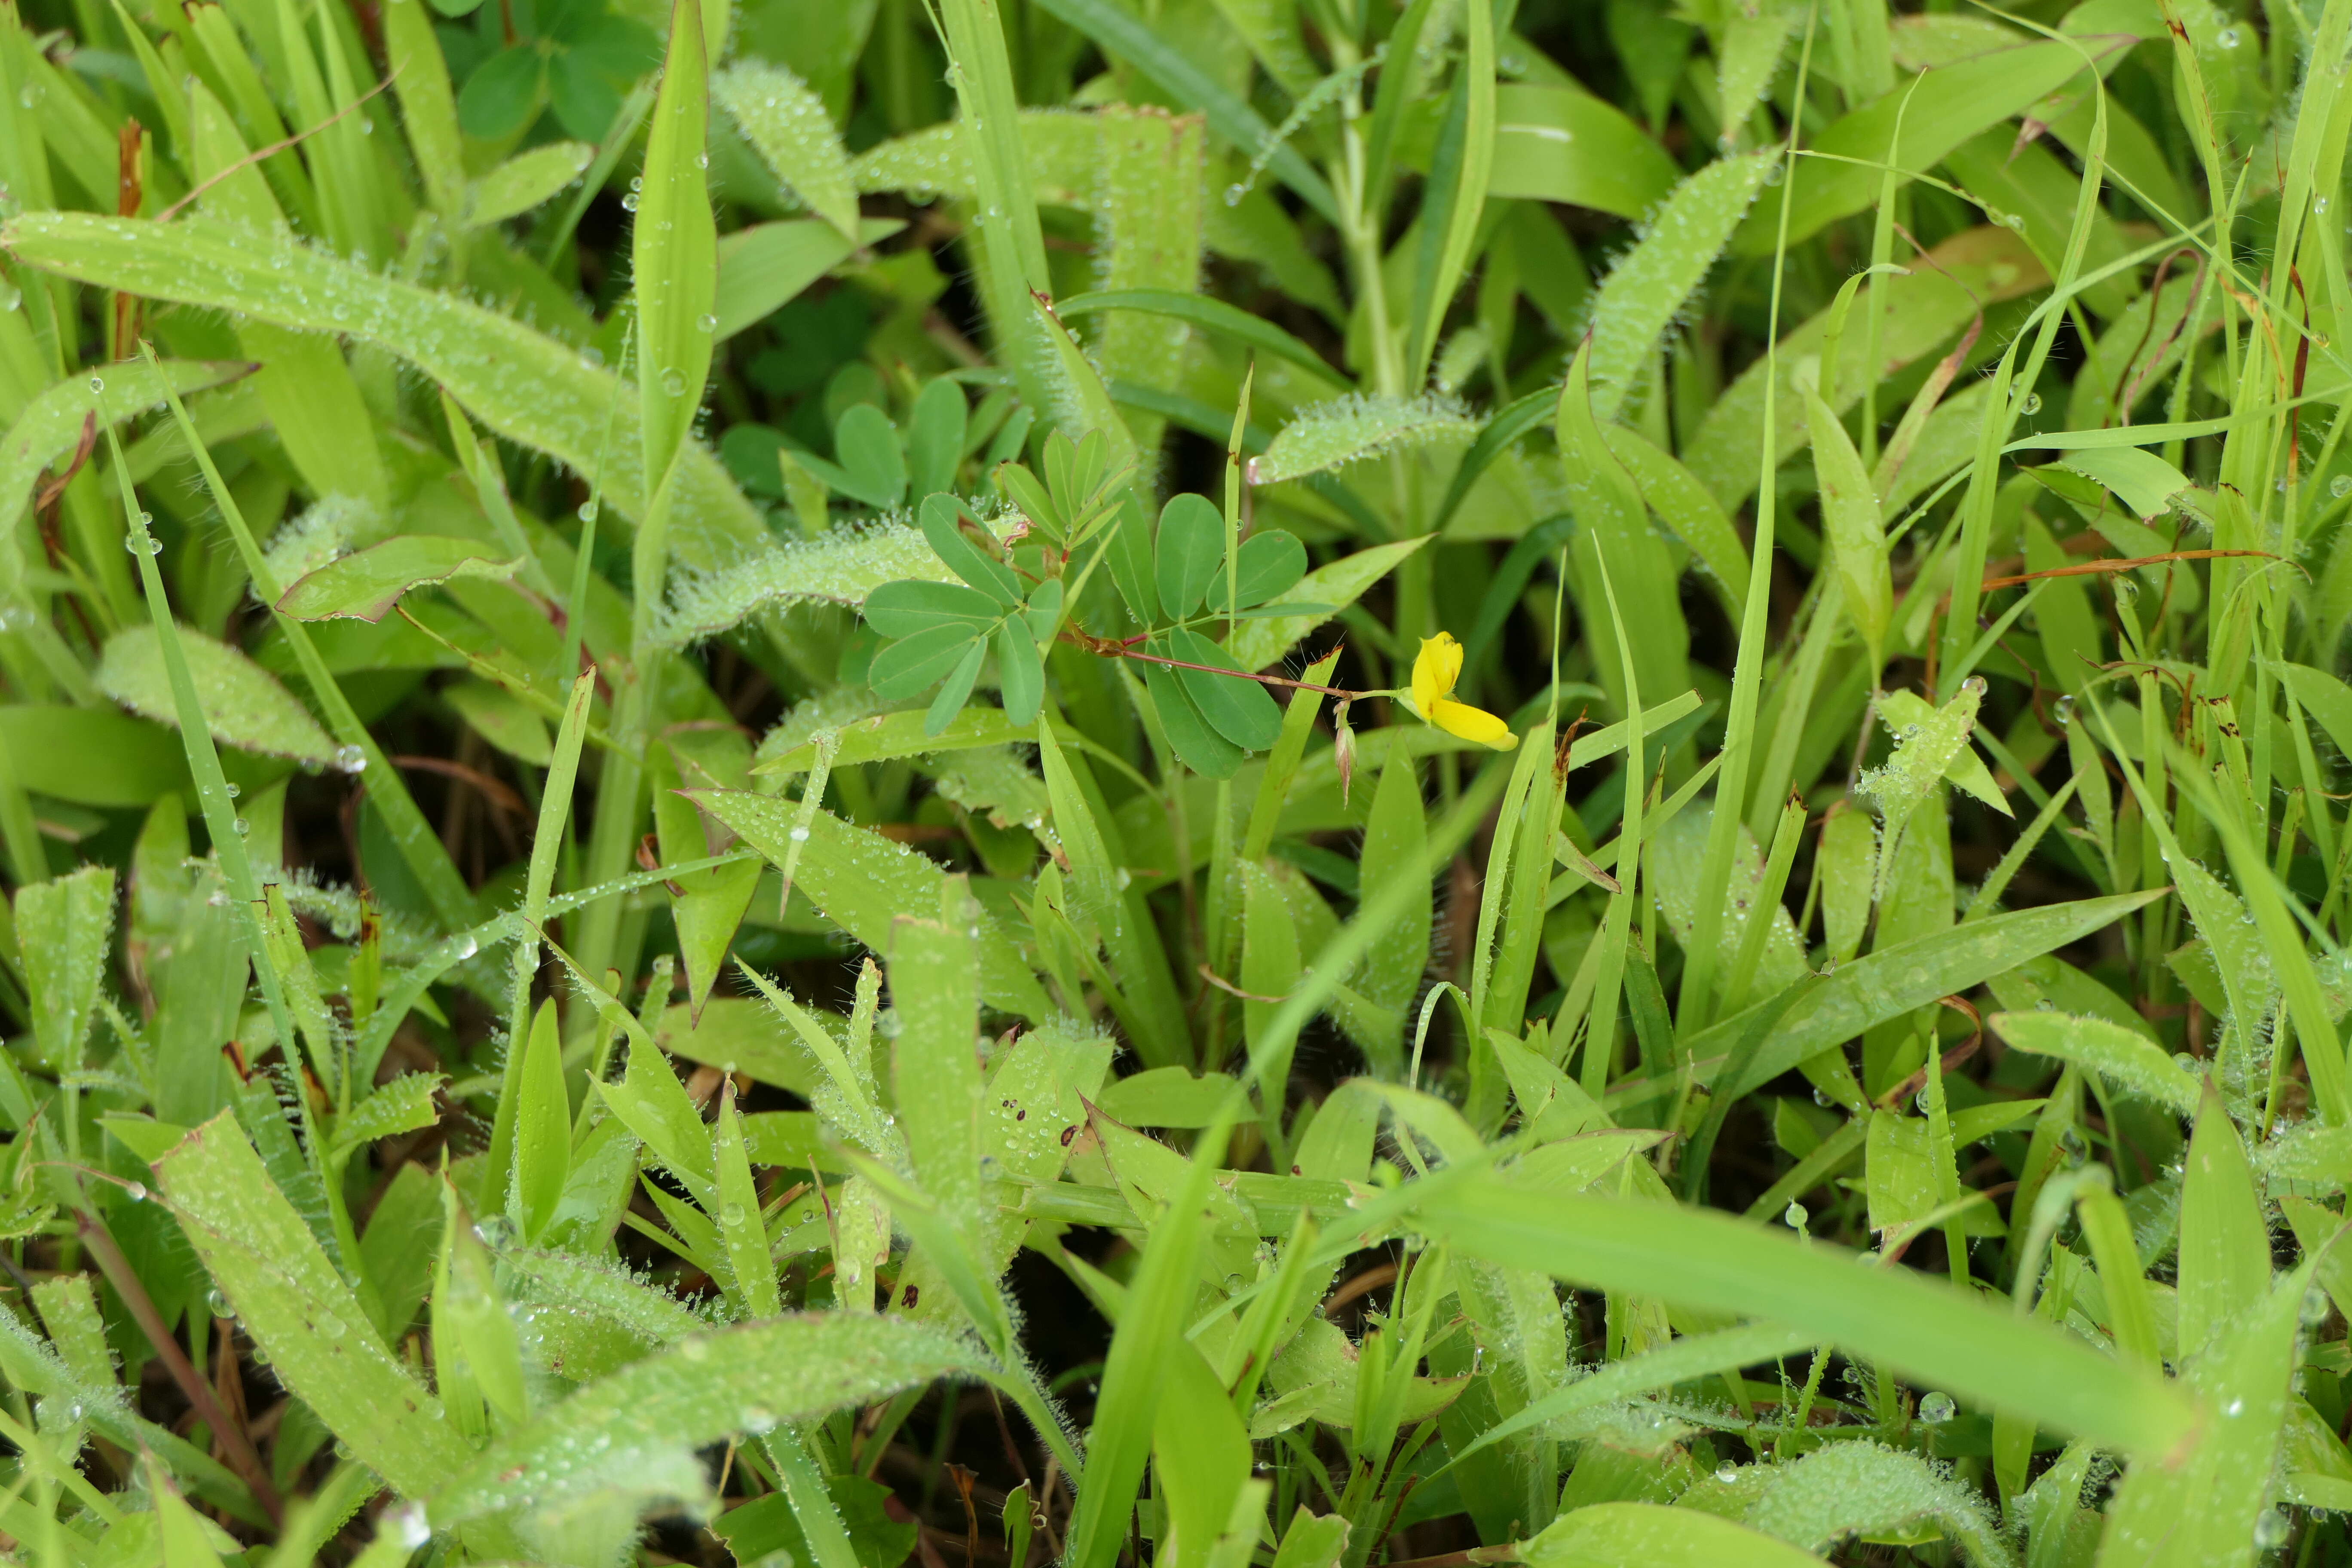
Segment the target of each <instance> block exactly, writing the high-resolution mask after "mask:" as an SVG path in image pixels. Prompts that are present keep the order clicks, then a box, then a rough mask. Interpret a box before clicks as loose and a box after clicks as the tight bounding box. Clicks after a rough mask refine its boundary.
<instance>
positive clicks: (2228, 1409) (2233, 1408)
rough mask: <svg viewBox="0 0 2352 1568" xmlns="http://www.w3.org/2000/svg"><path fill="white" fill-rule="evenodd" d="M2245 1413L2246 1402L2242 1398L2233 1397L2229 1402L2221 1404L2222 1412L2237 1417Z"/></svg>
mask: <svg viewBox="0 0 2352 1568" xmlns="http://www.w3.org/2000/svg"><path fill="white" fill-rule="evenodd" d="M2245 1413H2246V1402H2245V1401H2244V1400H2242V1399H2232V1400H2231V1401H2230V1403H2229V1404H2227V1405H2223V1406H2221V1414H2222V1415H2228V1416H2231V1417H2235V1416H2239V1415H2244V1414H2245Z"/></svg>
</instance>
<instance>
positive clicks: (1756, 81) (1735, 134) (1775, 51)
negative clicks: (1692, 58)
mask: <svg viewBox="0 0 2352 1568" xmlns="http://www.w3.org/2000/svg"><path fill="white" fill-rule="evenodd" d="M1800 21H1801V13H1800V12H1799V11H1798V9H1797V8H1796V7H1795V6H1792V5H1775V4H1771V3H1769V0H1767V3H1766V4H1763V5H1755V6H1741V7H1739V8H1738V9H1737V10H1735V11H1733V12H1732V13H1731V15H1729V16H1726V17H1724V18H1723V21H1722V23H1721V26H1720V28H1719V31H1718V34H1717V38H1716V40H1715V43H1716V55H1715V58H1716V66H1715V99H1716V104H1717V109H1716V114H1717V119H1718V120H1719V121H1720V122H1721V123H1722V126H1723V132H1722V134H1721V135H1720V137H1718V139H1717V140H1718V141H1719V142H1720V143H1721V144H1722V145H1723V146H1725V147H1729V146H1731V145H1733V144H1734V143H1736V142H1739V141H1741V140H1743V139H1744V137H1745V133H1746V132H1747V130H1748V117H1749V116H1750V115H1752V114H1754V113H1755V112H1756V106H1757V104H1758V102H1759V100H1761V99H1762V98H1763V97H1764V94H1765V91H1766V89H1769V88H1770V87H1771V85H1772V79H1773V77H1774V76H1775V75H1777V74H1778V73H1779V71H1780V60H1781V58H1782V57H1783V56H1784V55H1785V54H1786V53H1787V51H1788V47H1789V35H1790V32H1791V31H1792V30H1793V29H1794V28H1795V27H1796V26H1797V24H1798V23H1799V22H1800ZM1864 25H1865V26H1867V24H1864Z"/></svg>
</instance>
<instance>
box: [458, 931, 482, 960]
mask: <svg viewBox="0 0 2352 1568" xmlns="http://www.w3.org/2000/svg"><path fill="white" fill-rule="evenodd" d="M481 951H482V944H481V943H480V942H476V941H475V940H474V938H473V933H472V932H470V931H469V932H467V935H466V939H465V940H464V941H463V942H459V943H458V944H457V962H458V963H465V962H466V960H467V959H469V958H471V957H473V956H474V954H476V953H478V952H481Z"/></svg>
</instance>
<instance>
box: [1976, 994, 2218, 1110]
mask: <svg viewBox="0 0 2352 1568" xmlns="http://www.w3.org/2000/svg"><path fill="white" fill-rule="evenodd" d="M1985 1023H1986V1026H1988V1027H1990V1029H1991V1030H1992V1031H1993V1033H1995V1034H1997V1035H1999V1036H2000V1037H2001V1038H2002V1039H2004V1040H2007V1041H2008V1042H2009V1043H2010V1044H2011V1046H2013V1047H2016V1048H2017V1049H2019V1050H2021V1051H2032V1052H2033V1053H2034V1054H2035V1055H2037V1056H2045V1057H2056V1058H2060V1059H2061V1060H2063V1061H2070V1062H2073V1063H2074V1065H2075V1066H2076V1067H2079V1068H2084V1070H2086V1071H2089V1072H2095V1073H2096V1074H2098V1075H2099V1077H2101V1078H2102V1079H2105V1080H2106V1082H2107V1083H2108V1084H2109V1085H2110V1086H2112V1087H2113V1088H2115V1089H2120V1090H2122V1091H2123V1092H2124V1093H2126V1094H2137V1095H2139V1096H2141V1097H2143V1098H2145V1099H2148V1100H2155V1101H2156V1102H2157V1103H2158V1104H2159V1105H2162V1106H2164V1107H2166V1108H2167V1109H2168V1110H2173V1111H2175V1112H2177V1113H2178V1114H2179V1115H2181V1116H2195V1115H2196V1114H2197V1107H2198V1104H2199V1101H2200V1099H2201V1097H2202V1092H2203V1091H2202V1089H2200V1085H2199V1083H2198V1080H2197V1079H2195V1078H2194V1077H2192V1076H2190V1075H2189V1073H2187V1072H2185V1071H2183V1070H2182V1069H2181V1068H2180V1066H2179V1063H2177V1062H2175V1061H2174V1060H2173V1059H2172V1058H2171V1057H2170V1056H2169V1055H2168V1054H2167V1053H2166V1052H2165V1051H2164V1049H2163V1048H2162V1047H2158V1046H2157V1045H2155V1044H2153V1043H2151V1042H2150V1041H2149V1040H2148V1038H2147V1037H2146V1036H2144V1035H2140V1034H2136V1033H2134V1032H2133V1031H2132V1030H2130V1029H2126V1028H2124V1027H2123V1026H2120V1025H2116V1024H2111V1023H2109V1022H2107V1021H2106V1020H2105V1019H2104V1018H2086V1017H2080V1016H2074V1015H2073V1014H2068V1013H2042V1012H2033V1013H1995V1014H1994V1015H1992V1016H1990V1018H1987V1019H1986V1020H1985Z"/></svg>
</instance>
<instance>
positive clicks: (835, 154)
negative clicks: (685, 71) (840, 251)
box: [710, 60, 858, 240]
mask: <svg viewBox="0 0 2352 1568" xmlns="http://www.w3.org/2000/svg"><path fill="white" fill-rule="evenodd" d="M710 94H711V96H712V97H713V98H715V99H717V100H719V106H720V107H721V108H723V109H725V110H727V112H728V113H729V114H730V116H732V117H733V119H734V121H735V123H736V124H737V125H739V126H740V127H742V130H743V134H744V136H745V138H746V139H747V140H749V141H750V142H751V145H752V146H754V147H756V148H758V149H759V150H760V156H761V157H762V158H764V159H766V160H767V162H768V167H769V168H771V169H772V170H774V171H775V174H776V178H777V179H778V180H780V181H782V183H783V186H784V189H785V190H786V191H788V192H790V193H791V194H792V195H793V196H794V197H795V198H796V199H797V200H798V201H799V202H800V204H801V205H803V206H804V207H806V208H807V209H808V210H809V211H811V212H813V213H814V214H815V215H816V216H818V217H820V218H822V219H824V221H825V222H826V223H827V224H830V225H831V226H833V228H834V230H835V232H836V233H838V234H840V235H841V236H842V237H844V238H845V239H850V240H856V238H857V237H858V223H857V191H856V187H855V186H854V185H853V184H851V181H850V178H849V158H848V155H847V154H846V153H844V152H843V151H842V146H841V138H840V136H839V135H838V134H836V133H835V131H834V129H833V121H832V119H831V118H830V117H829V116H828V115H827V114H826V113H825V110H824V100H822V99H820V98H818V97H817V95H816V93H815V92H814V90H812V89H810V87H809V85H808V84H807V83H806V82H804V81H803V80H802V79H800V78H799V77H797V76H795V75H793V72H792V71H791V70H790V69H789V68H786V67H783V66H780V65H771V64H769V63H767V62H766V61H762V60H740V61H738V62H737V63H735V64H734V65H731V66H730V67H728V68H726V69H725V70H723V71H720V72H719V74H718V75H716V76H714V77H713V78H712V79H711V81H710Z"/></svg>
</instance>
